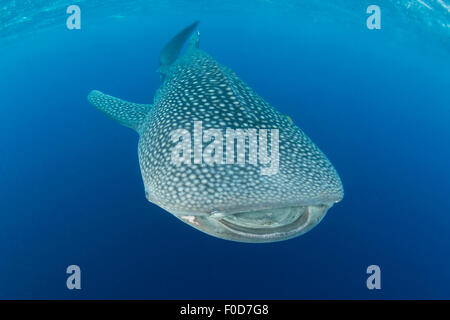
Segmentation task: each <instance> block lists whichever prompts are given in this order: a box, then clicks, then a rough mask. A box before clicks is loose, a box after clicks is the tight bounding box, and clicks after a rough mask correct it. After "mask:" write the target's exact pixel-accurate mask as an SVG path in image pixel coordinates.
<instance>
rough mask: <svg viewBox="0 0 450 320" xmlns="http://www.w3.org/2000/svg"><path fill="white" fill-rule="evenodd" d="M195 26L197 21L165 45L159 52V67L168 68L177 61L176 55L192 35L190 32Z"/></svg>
mask: <svg viewBox="0 0 450 320" xmlns="http://www.w3.org/2000/svg"><path fill="white" fill-rule="evenodd" d="M197 25H198V21H195V22H194V23H192V24H191V25H189V26H187V27H186V28H184V29H183V30H181V31H180V32H179V33H178V34H177V35H176V36H175V37H173V38H172V39H171V40H170V41H169V42H168V43H167V44H166V46H165V47H164V49H163V50H162V51H161V54H160V55H159V65H160V66H161V67H167V66H170V65H171V64H172V63H173V62H174V61H175V60H177V57H178V54H179V53H180V50H181V48H182V47H183V44H184V43H185V41H186V39H187V38H188V37H189V35H190V34H191V33H192V31H193V30H194V29H195V28H196V27H197Z"/></svg>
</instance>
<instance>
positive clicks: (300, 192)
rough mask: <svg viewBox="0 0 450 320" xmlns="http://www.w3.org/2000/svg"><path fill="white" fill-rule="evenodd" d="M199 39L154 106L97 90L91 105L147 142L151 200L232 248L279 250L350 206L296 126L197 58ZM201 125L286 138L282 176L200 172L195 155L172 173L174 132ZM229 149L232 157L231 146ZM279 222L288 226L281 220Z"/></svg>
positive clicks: (257, 171)
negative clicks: (234, 244)
mask: <svg viewBox="0 0 450 320" xmlns="http://www.w3.org/2000/svg"><path fill="white" fill-rule="evenodd" d="M195 36H196V35H194V37H193V39H194V40H191V45H190V46H189V48H188V49H187V50H186V52H185V53H184V54H183V55H182V56H181V57H179V58H178V59H177V60H176V61H175V62H173V63H171V64H170V65H167V66H163V68H162V70H163V71H162V72H163V74H164V82H163V84H162V86H161V87H160V88H159V89H158V91H157V94H156V95H155V100H154V103H153V105H152V106H150V105H137V104H132V103H129V102H125V101H122V100H120V99H117V98H113V97H110V96H108V95H105V94H102V93H100V92H99V91H93V92H92V93H91V94H90V95H89V101H90V102H91V103H92V104H93V105H94V106H96V107H97V108H98V109H100V110H101V111H102V112H104V113H106V114H108V115H109V116H110V117H112V118H113V119H115V120H117V121H119V122H121V123H122V124H125V125H127V126H129V127H131V128H133V129H135V130H136V131H137V132H138V133H139V135H140V138H139V144H138V155H139V162H140V168H141V173H142V179H143V181H144V185H145V193H146V196H147V199H148V200H149V201H151V202H153V203H155V204H157V205H159V206H160V207H162V208H164V209H166V210H167V211H169V212H171V213H172V214H174V215H175V216H177V217H178V218H180V219H181V220H182V221H184V222H186V223H188V224H190V225H191V226H193V227H195V228H197V229H199V230H202V231H204V232H206V233H208V234H211V235H214V236H217V237H220V238H224V239H228V240H235V241H244V242H272V241H279V240H285V239H289V238H292V237H295V236H297V235H300V234H303V233H304V232H306V231H308V230H309V229H311V228H312V227H314V226H315V225H316V224H317V223H318V222H319V221H320V220H321V219H322V218H323V216H324V215H325V213H326V211H327V210H328V209H329V208H330V207H331V206H332V205H333V204H334V203H335V202H338V201H340V200H341V199H342V198H343V187H342V184H341V181H340V178H339V176H338V174H337V172H336V171H335V169H334V168H333V166H332V164H331V163H330V161H329V160H328V159H327V158H326V156H325V155H324V154H323V153H322V152H321V151H320V150H319V149H318V147H317V146H316V145H315V144H314V143H313V142H312V141H311V140H310V139H309V138H308V137H307V136H306V135H305V134H304V133H303V132H302V131H301V130H300V129H299V128H298V127H297V126H296V125H295V124H293V122H292V120H291V119H290V118H289V117H287V116H285V115H282V114H280V113H279V112H278V111H277V110H276V109H275V108H273V107H272V106H270V105H269V104H268V103H267V102H266V101H264V100H263V99H262V98H261V97H260V96H259V95H258V94H256V93H255V92H254V91H253V90H252V89H251V88H250V87H249V86H248V85H247V84H245V83H244V82H243V81H242V80H241V79H239V77H238V76H237V75H236V74H235V73H234V72H233V71H231V70H230V69H228V68H226V67H224V66H221V65H220V64H219V63H218V62H217V61H216V60H214V59H213V58H212V57H211V56H210V55H208V54H207V53H205V52H204V51H202V50H201V49H199V48H198V45H197V43H198V40H195ZM192 43H194V44H195V45H192ZM198 121H201V123H202V127H203V130H204V131H205V130H207V129H213V128H214V129H220V130H222V132H225V129H226V128H231V129H239V128H240V129H247V130H248V129H257V130H259V129H268V131H270V130H273V129H278V131H279V169H278V171H277V172H276V173H275V174H272V175H263V174H261V167H267V165H261V164H259V163H257V164H249V163H245V164H206V163H201V164H194V161H193V154H191V159H192V161H191V164H185V163H183V164H181V165H176V164H174V163H173V161H172V159H171V154H172V149H173V148H174V145H175V143H174V142H172V140H171V133H172V132H173V131H174V130H177V129H186V130H187V131H188V132H191V133H192V132H193V130H194V123H195V122H198ZM193 140H194V137H192V141H191V142H192V143H195V141H193ZM197 142H198V141H197ZM223 143H224V150H226V140H225V139H224V141H223ZM205 145H207V142H205V141H204V142H203V146H205ZM246 151H248V144H247V145H246ZM286 208H288V209H286ZM261 210H262V211H261ZM267 210H269V211H267ZM286 210H287V211H286ZM258 212H259V213H258ZM261 212H263V213H261ZM239 213H244V214H242V215H239ZM234 214H237V215H234ZM252 214H253V216H252ZM277 214H278V215H279V216H283V217H284V218H283V219H284V220H285V221H284V220H283V219H281V218H280V219H279V220H280V221H281V220H283V221H284V222H280V221H278V220H277V219H275V218H274V216H277ZM232 215H234V216H232ZM224 216H228V218H226V219H225V220H224V219H222V218H223V217H224ZM252 217H256V218H255V219H254V220H252V219H253V218H252ZM283 223H284V225H283Z"/></svg>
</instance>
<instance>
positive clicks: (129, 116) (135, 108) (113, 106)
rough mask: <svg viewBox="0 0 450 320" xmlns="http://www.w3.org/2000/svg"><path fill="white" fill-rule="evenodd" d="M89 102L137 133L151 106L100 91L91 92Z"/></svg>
mask: <svg viewBox="0 0 450 320" xmlns="http://www.w3.org/2000/svg"><path fill="white" fill-rule="evenodd" d="M88 101H89V102H90V103H91V104H92V105H93V106H94V107H96V108H97V109H99V110H100V111H101V112H103V113H104V114H106V115H107V116H109V117H111V118H112V119H114V120H116V121H117V122H119V123H121V124H123V125H124V126H127V127H130V128H132V129H134V130H136V131H139V127H140V126H141V125H142V123H143V122H144V120H145V118H146V117H147V113H148V112H149V111H150V109H151V105H150V104H137V103H132V102H127V101H124V100H121V99H119V98H115V97H112V96H109V95H107V94H104V93H101V92H100V91H97V90H94V91H91V93H89V95H88Z"/></svg>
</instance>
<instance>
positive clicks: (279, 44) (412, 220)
mask: <svg viewBox="0 0 450 320" xmlns="http://www.w3.org/2000/svg"><path fill="white" fill-rule="evenodd" d="M41 2H42V3H41ZM340 2H341V1H329V0H328V2H322V3H321V4H320V5H317V4H316V5H312V4H309V1H276V2H275V1H273V2H271V1H248V2H243V1H228V2H226V3H221V2H218V1H204V2H199V1H195V2H194V1H192V2H190V1H174V2H171V3H170V4H164V2H161V1H159V2H155V1H134V5H135V6H133V1H111V2H110V4H109V5H108V4H107V3H106V2H105V1H89V4H88V2H84V1H73V3H78V4H79V5H80V7H81V9H82V29H81V30H72V31H69V30H67V29H66V25H65V19H66V17H67V15H66V13H65V8H66V6H67V5H68V4H72V2H68V1H33V2H29V3H27V2H24V3H25V4H22V6H23V7H20V6H21V5H20V4H16V2H15V1H0V8H3V9H4V10H3V14H2V15H1V16H0V19H1V20H0V49H1V50H0V150H1V151H0V298H3V299H5V298H26V299H29V298H40V299H52V298H63V299H77V298H114V299H118V298H125V299H128V298H138V299H141V298H150V299H174V298H177V299H191V298H206V299H216V298H223V299H228V298H234V299H240V298H248V299H250V298H255V299H260V298H267V299H315V298H326V299H328V298H351V299H382V298H385V299H386V298H387V299H392V298H401V299H412V298H425V299H430V298H438V299H439V298H447V299H448V298H450V273H449V267H450V235H449V234H450V197H449V194H450V168H449V164H450V149H449V145H450V125H449V123H450V110H449V108H450V95H449V92H450V91H449V88H450V42H449V39H450V37H449V36H450V31H449V25H450V18H449V11H448V7H446V5H447V4H446V3H448V1H446V0H443V1H440V0H437V1H431V0H423V1H420V2H419V1H404V2H396V1H387V0H380V1H377V3H376V4H378V5H379V6H380V7H381V10H382V28H381V30H368V29H367V28H366V22H365V20H366V18H367V16H368V15H367V14H366V13H365V11H366V8H367V6H368V5H369V4H373V3H371V2H367V1H354V2H353V3H351V4H347V5H345V6H343V5H342V4H340ZM124 3H126V5H125V4H124ZM422 3H425V5H426V6H429V7H430V8H431V9H429V8H427V7H426V6H425V5H423V4H422ZM8 6H9V7H8ZM19 7H20V8H19ZM5 8H7V10H6V11H5ZM43 8H47V9H46V10H43ZM19 9H20V10H19ZM5 12H6V14H5ZM20 17H22V18H23V17H28V18H27V19H20ZM197 19H199V20H200V25H199V28H200V32H201V43H200V46H201V48H202V49H204V50H205V51H206V52H208V53H210V54H211V55H212V56H213V57H214V58H215V59H216V60H217V61H219V62H220V63H222V64H223V65H226V66H228V67H230V68H231V69H233V70H234V71H235V72H236V73H237V74H238V75H239V77H240V78H241V79H243V80H244V81H246V82H247V83H248V84H249V85H250V86H251V87H252V88H253V89H255V91H256V92H258V93H259V94H260V95H261V96H262V97H264V98H265V99H266V100H267V101H269V102H270V103H271V104H272V105H274V106H276V107H277V109H278V110H279V111H280V112H282V113H285V114H288V115H289V116H290V117H291V118H292V119H293V121H294V122H295V123H296V124H297V125H299V126H300V127H301V128H302V129H303V130H304V131H305V132H306V133H307V134H308V135H309V136H310V137H311V139H312V140H313V141H314V142H315V143H316V144H317V145H318V146H319V147H320V148H321V149H322V150H323V151H324V152H325V154H326V155H327V156H328V158H329V159H330V160H331V162H332V163H333V165H334V166H335V167H336V169H337V171H338V172H339V174H340V177H341V179H342V181H343V185H344V189H345V197H344V200H343V201H342V202H341V203H339V204H337V205H335V206H334V207H333V208H332V209H331V210H330V211H329V212H328V214H327V216H326V217H325V218H324V220H323V221H322V222H321V223H320V224H319V225H318V226H317V227H316V228H315V229H313V230H312V231H310V232H308V233H307V234H305V235H303V236H300V237H298V238H295V239H292V240H288V241H284V242H279V243H270V244H245V243H236V242H230V241H225V240H220V239H217V238H213V237H211V236H208V235H206V234H204V233H201V232H199V231H197V230H194V229H193V228H191V227H189V226H187V225H186V224H183V223H182V222H180V221H179V220H177V219H176V218H175V217H173V216H172V215H170V214H169V213H167V212H165V211H164V210H162V209H160V208H159V207H157V206H155V205H153V204H151V203H149V202H148V201H147V200H146V199H145V196H144V188H143V183H142V181H141V176H140V170H139V164H138V158H137V139H138V136H137V135H136V133H135V132H134V131H132V130H130V129H128V128H125V127H123V126H120V125H119V124H117V123H116V122H114V121H112V120H110V119H108V118H107V117H105V116H104V115H103V114H101V113H100V112H98V111H97V110H95V108H93V107H92V106H91V105H89V104H88V103H87V100H86V96H87V94H88V93H89V91H90V90H92V89H98V90H101V91H103V92H106V93H109V94H112V95H114V96H118V97H121V98H124V99H127V100H130V101H134V102H141V103H151V102H152V101H153V95H154V92H155V90H156V89H157V88H158V86H159V85H160V79H159V75H158V74H157V73H156V69H157V68H158V55H159V52H160V50H161V48H162V47H163V46H164V44H165V43H166V41H168V40H169V38H170V37H171V36H172V35H173V34H175V33H176V32H177V31H179V30H180V29H181V28H183V27H184V26H186V25H188V24H189V23H191V22H192V21H194V20H197ZM71 264H76V265H79V266H80V268H81V270H82V290H79V291H77V290H72V291H70V290H68V289H67V288H66V278H67V274H66V272H65V271H66V268H67V266H69V265H71ZM372 264H376V265H379V266H380V268H381V286H382V288H381V290H368V289H367V287H366V279H367V277H368V275H367V274H366V268H367V266H369V265H372Z"/></svg>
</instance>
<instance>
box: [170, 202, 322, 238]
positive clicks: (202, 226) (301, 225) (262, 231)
mask: <svg viewBox="0 0 450 320" xmlns="http://www.w3.org/2000/svg"><path fill="white" fill-rule="evenodd" d="M330 207H331V206H330V205H309V206H308V205H304V206H292V207H284V208H273V209H264V210H257V211H247V212H239V213H234V214H213V215H209V216H189V215H178V216H177V217H178V218H180V219H181V220H183V221H184V222H186V223H188V224H190V225H191V226H193V227H195V228H197V229H199V230H201V231H203V232H206V233H208V234H210V235H213V236H216V237H219V238H223V239H227V240H234V241H240V242H274V241H281V240H286V239H290V238H293V237H296V236H299V235H301V234H303V233H305V232H307V231H309V230H311V229H312V228H313V227H314V226H316V225H317V224H318V223H319V222H320V221H321V220H322V218H323V217H324V216H325V214H326V212H327V211H328V209H329V208H330Z"/></svg>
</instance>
